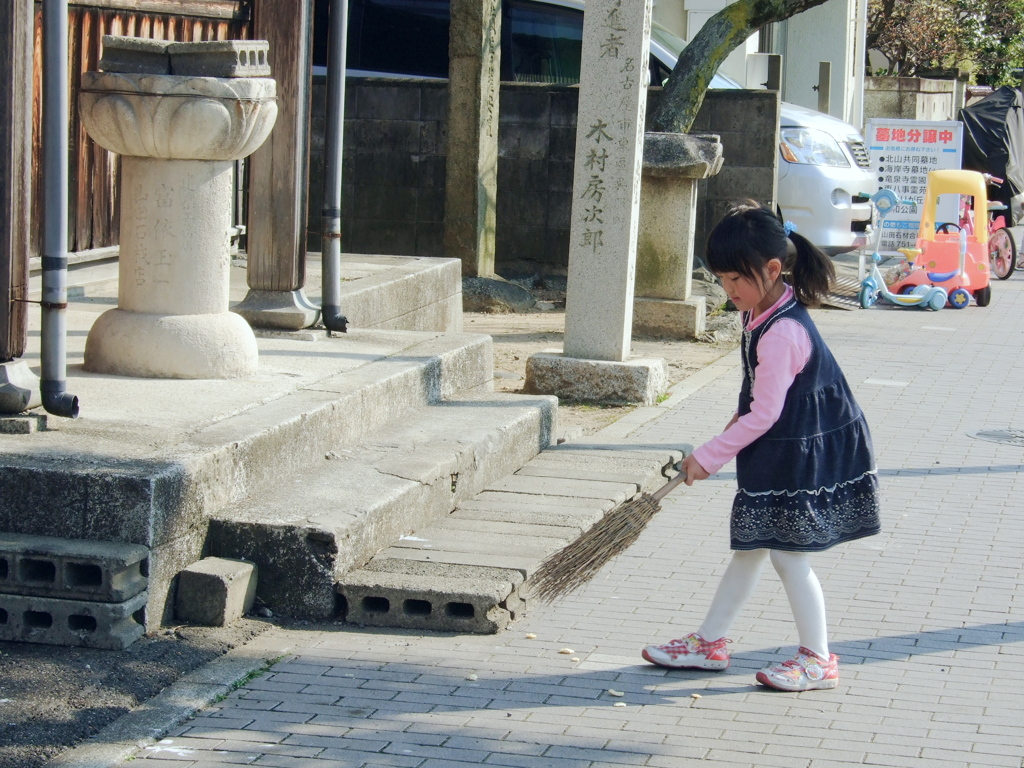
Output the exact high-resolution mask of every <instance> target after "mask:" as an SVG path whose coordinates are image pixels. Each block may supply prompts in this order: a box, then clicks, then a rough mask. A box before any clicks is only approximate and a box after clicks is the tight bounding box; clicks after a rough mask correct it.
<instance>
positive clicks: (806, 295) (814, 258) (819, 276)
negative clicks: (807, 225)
mask: <svg viewBox="0 0 1024 768" xmlns="http://www.w3.org/2000/svg"><path fill="white" fill-rule="evenodd" d="M789 241H790V243H792V244H793V250H794V251H795V253H792V254H791V257H790V258H789V259H787V260H786V261H785V262H783V263H784V264H785V265H786V267H787V268H788V271H789V273H790V275H791V278H790V279H791V281H792V284H793V293H795V294H796V300H797V301H799V302H800V303H801V304H803V305H804V306H807V307H816V306H818V305H819V304H820V303H821V300H822V298H824V297H825V296H827V295H828V293H829V289H830V287H831V285H832V281H833V280H835V277H836V269H835V267H834V266H833V265H832V260H831V259H830V258H829V257H828V256H826V255H825V254H824V253H823V252H822V250H821V249H820V248H818V246H816V245H814V243H812V242H811V241H810V240H808V239H807V238H806V237H804V236H803V235H801V234H798V233H797V232H795V231H794V232H790V233H789Z"/></svg>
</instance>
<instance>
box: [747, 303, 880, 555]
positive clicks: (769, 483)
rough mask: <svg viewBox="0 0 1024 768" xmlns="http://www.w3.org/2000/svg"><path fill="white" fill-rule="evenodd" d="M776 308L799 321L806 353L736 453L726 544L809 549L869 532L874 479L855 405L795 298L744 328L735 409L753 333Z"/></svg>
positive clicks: (874, 511) (753, 357)
mask: <svg viewBox="0 0 1024 768" xmlns="http://www.w3.org/2000/svg"><path fill="white" fill-rule="evenodd" d="M783 318H789V319H791V320H795V321H796V322H798V323H800V325H802V326H803V327H804V328H805V329H806V330H807V335H808V337H809V338H810V340H811V345H812V350H811V356H810V359H809V360H808V361H807V364H806V365H805V366H804V369H803V370H802V371H801V372H800V373H798V374H797V376H796V378H795V379H794V381H793V385H792V386H791V387H790V389H789V392H788V393H787V394H786V400H785V404H784V405H783V408H782V414H781V415H780V416H779V419H778V421H777V422H775V424H773V425H772V427H771V428H770V429H769V430H768V431H767V432H766V433H765V434H764V435H763V436H761V437H760V438H758V439H757V440H755V441H754V442H753V443H751V444H750V445H748V446H747V447H746V448H744V449H743V450H742V451H740V452H739V454H738V455H737V456H736V476H737V480H738V482H739V490H738V491H737V493H736V500H735V502H734V503H733V508H732V522H731V526H730V527H731V545H732V548H733V549H762V548H765V549H782V550H788V551H791V552H817V551H820V550H823V549H828V548H829V547H831V546H834V545H836V544H839V543H840V542H843V541H850V540H851V539H859V538H861V537H862V536H871V535H872V534H875V533H878V531H879V529H880V527H881V526H880V522H879V516H878V509H879V503H878V479H877V477H876V470H875V461H874V452H873V450H872V447H871V434H870V433H869V431H868V425H867V421H865V419H864V413H863V412H862V411H861V409H860V406H859V405H857V402H856V401H855V400H854V399H853V393H852V392H851V391H850V387H849V385H848V384H847V383H846V378H845V377H844V376H843V372H842V371H841V370H840V369H839V365H838V364H837V363H836V361H835V358H834V357H832V353H831V352H830V351H829V349H828V347H827V346H825V342H824V341H823V340H822V338H821V335H820V334H819V333H818V329H817V328H816V327H815V325H814V322H813V321H812V320H811V317H810V315H809V314H808V312H807V310H806V309H805V308H804V306H803V305H802V304H800V303H799V302H798V301H796V299H790V300H789V301H788V302H786V303H785V304H783V305H782V306H781V307H779V308H778V309H777V310H776V311H775V312H774V313H773V314H772V315H771V317H769V318H768V319H766V320H765V321H764V322H763V323H761V325H759V326H757V327H756V328H754V329H753V330H752V331H744V332H743V349H742V354H743V387H742V388H741V390H740V403H739V414H740V415H741V416H743V415H745V414H747V413H749V412H750V403H751V399H752V398H751V389H752V387H753V383H754V369H755V368H756V366H757V344H758V341H760V339H761V336H762V335H764V333H765V332H766V331H767V330H768V329H769V328H771V327H772V325H774V324H775V323H776V322H778V321H779V320H782V319H783ZM744 320H746V316H745V317H744ZM745 326H746V323H744V327H745Z"/></svg>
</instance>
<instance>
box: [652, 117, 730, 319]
mask: <svg viewBox="0 0 1024 768" xmlns="http://www.w3.org/2000/svg"><path fill="white" fill-rule="evenodd" d="M722 160H723V158H722V145H721V143H719V141H718V137H717V136H691V135H689V134H685V133H648V134H647V135H646V136H645V137H644V173H643V188H642V190H641V193H640V233H639V236H638V242H637V255H636V298H635V299H634V302H633V328H634V330H636V331H637V332H638V333H643V334H646V335H650V336H662V337H669V338H676V339H693V338H696V337H697V336H699V335H701V334H702V333H703V332H704V319H705V313H706V309H705V303H704V297H703V296H694V297H691V296H690V292H691V289H692V285H693V233H694V231H695V230H696V225H697V222H696V218H697V182H698V181H699V180H700V179H706V178H708V177H709V176H714V175H715V174H716V173H718V171H719V170H721V167H722Z"/></svg>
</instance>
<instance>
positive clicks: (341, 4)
mask: <svg viewBox="0 0 1024 768" xmlns="http://www.w3.org/2000/svg"><path fill="white" fill-rule="evenodd" d="M347 35H348V0H332V2H331V4H330V32H329V34H328V38H327V125H326V128H325V146H324V199H323V203H324V204H323V208H322V209H321V212H320V216H321V219H320V232H321V238H322V241H321V245H320V250H321V258H322V260H323V271H322V273H321V293H322V298H321V300H320V317H321V319H322V320H323V323H324V325H325V326H326V328H327V335H328V336H330V335H331V332H332V331H340V332H341V333H345V332H346V331H348V320H347V319H346V318H345V316H344V315H343V314H341V153H342V146H343V143H344V142H343V138H344V128H345V52H346V49H347V47H348V46H347V42H348V41H347V39H346V38H347Z"/></svg>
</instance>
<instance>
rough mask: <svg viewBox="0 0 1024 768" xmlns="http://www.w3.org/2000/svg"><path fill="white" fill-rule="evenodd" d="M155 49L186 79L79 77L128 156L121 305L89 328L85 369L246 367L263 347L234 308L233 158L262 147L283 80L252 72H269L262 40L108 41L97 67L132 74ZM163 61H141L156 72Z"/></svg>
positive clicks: (97, 132)
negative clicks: (135, 55) (135, 56)
mask: <svg viewBox="0 0 1024 768" xmlns="http://www.w3.org/2000/svg"><path fill="white" fill-rule="evenodd" d="M159 47H165V48H166V52H167V57H166V58H167V60H168V66H169V68H170V69H171V71H174V72H178V73H179V74H149V73H141V74H140V73H130V72H124V71H121V72H111V71H105V72H86V73H84V74H83V75H82V90H81V114H82V122H83V123H84V125H85V128H86V130H87V131H88V132H89V135H90V136H91V137H92V138H93V139H94V140H95V141H96V143H98V144H99V145H100V146H102V147H104V148H105V149H108V150H110V151H112V152H117V153H118V154H120V155H123V158H122V163H121V235H120V244H121V255H120V265H119V281H118V300H117V309H111V310H108V311H107V312H104V313H103V314H102V315H100V317H99V318H98V319H97V320H96V322H95V323H94V324H93V327H92V329H91V330H90V331H89V336H88V338H87V339H86V346H85V368H86V370H89V371H94V372H97V373H109V374H116V375H121V376H145V377H155V378H184V379H203V378H211V379H224V378H235V377H239V376H249V375H251V374H253V373H255V372H256V366H257V362H258V352H257V348H256V339H255V336H254V335H253V332H252V329H251V328H250V327H249V325H248V324H247V323H246V322H245V320H243V319H242V318H241V317H240V316H238V315H236V314H234V313H232V312H230V311H228V288H229V275H230V268H231V256H230V243H229V232H228V230H229V228H230V226H231V196H232V179H231V176H232V168H233V161H235V160H237V159H239V158H242V157H246V156H247V155H249V154H250V153H251V152H252V151H253V150H254V149H255V148H256V147H258V146H259V145H260V144H262V143H263V141H264V139H266V137H267V135H268V134H269V133H270V130H271V128H273V125H274V118H275V117H276V114H277V106H276V103H275V93H276V86H275V82H274V80H273V79H271V78H269V77H263V76H256V77H245V76H244V75H245V74H248V73H252V74H255V75H269V74H270V71H269V66H268V65H267V63H266V43H265V42H263V41H246V42H242V41H236V42H228V43H173V44H170V45H168V44H166V43H158V42H155V41H152V42H151V41H141V40H135V39H134V38H120V39H119V38H109V37H108V38H104V48H105V53H104V61H101V62H100V66H101V67H107V66H109V67H111V68H116V69H122V70H127V69H131V68H132V66H133V65H132V63H131V59H132V57H131V55H130V52H131V51H132V50H135V49H147V48H154V49H155V48H159ZM108 51H109V55H108ZM118 51H120V52H121V53H122V54H124V52H125V51H128V55H126V56H122V57H121V58H122V59H124V58H126V59H127V60H128V63H127V64H126V65H123V66H115V65H113V64H110V63H109V62H112V61H114V60H115V56H114V53H115V52H118ZM148 53H149V54H150V55H152V54H154V53H157V52H156V51H155V50H153V51H149V52H148ZM140 58H141V57H140ZM155 61H156V64H153V65H146V66H143V67H141V68H143V69H147V68H152V69H158V68H159V67H160V66H161V65H160V57H159V56H156V58H155ZM200 72H205V73H208V74H209V75H210V76H199V75H198V73H200ZM218 75H219V76H218Z"/></svg>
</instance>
